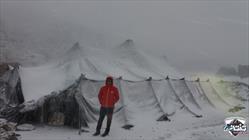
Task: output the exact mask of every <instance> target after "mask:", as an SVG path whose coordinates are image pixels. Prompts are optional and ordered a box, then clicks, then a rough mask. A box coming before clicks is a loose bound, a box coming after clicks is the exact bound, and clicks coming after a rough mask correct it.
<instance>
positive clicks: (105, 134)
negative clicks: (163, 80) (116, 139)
mask: <svg viewBox="0 0 249 140" xmlns="http://www.w3.org/2000/svg"><path fill="white" fill-rule="evenodd" d="M108 134H109V132H106V131H105V133H103V134H102V135H101V136H102V137H105V136H107V135H108Z"/></svg>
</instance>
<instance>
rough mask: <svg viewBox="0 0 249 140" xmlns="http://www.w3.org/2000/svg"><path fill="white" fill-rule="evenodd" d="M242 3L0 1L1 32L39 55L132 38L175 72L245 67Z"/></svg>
mask: <svg viewBox="0 0 249 140" xmlns="http://www.w3.org/2000/svg"><path fill="white" fill-rule="evenodd" d="M248 4H249V2H248V0H239V1H238V0H218V1H214V0H210V1H207V0H177V1H171V0H168V1H167V0H166V1H162V0H160V1H148V0H147V1H142V0H141V1H118V2H115V1H69V0H64V1H62V2H58V1H54V0H45V1H43V2H42V1H35V2H34V1H33V2H32V1H31V0H29V1H11V0H10V1H8V2H7V1H2V0H1V1H0V23H1V29H2V30H5V32H8V33H10V34H11V35H13V36H14V37H15V38H17V39H19V40H22V41H23V42H24V43H25V44H26V45H30V46H32V47H33V48H34V50H35V49H37V50H39V51H40V50H41V53H44V52H48V54H52V52H49V51H48V50H49V48H61V49H65V48H67V47H71V46H72V45H73V43H74V42H75V41H79V42H80V43H81V45H86V46H94V47H95V46H97V47H109V46H112V47H113V46H115V45H118V44H120V43H122V42H123V41H125V40H126V39H133V40H134V42H135V44H136V45H137V47H138V48H144V49H146V50H151V51H153V52H156V53H157V52H158V53H160V54H162V53H164V54H166V55H167V56H168V59H169V61H170V62H171V63H172V64H173V65H175V66H176V67H177V68H179V69H182V70H187V71H214V70H216V69H217V67H218V66H222V65H231V66H236V65H237V64H248V63H249V62H248V61H249V58H248V57H249V54H248V53H249V48H248V7H249V6H248Z"/></svg>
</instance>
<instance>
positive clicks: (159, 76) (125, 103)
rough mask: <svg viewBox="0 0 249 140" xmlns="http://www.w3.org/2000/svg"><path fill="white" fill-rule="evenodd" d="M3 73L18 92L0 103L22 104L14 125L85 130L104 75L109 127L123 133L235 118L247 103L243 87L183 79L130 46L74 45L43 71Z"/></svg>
mask: <svg viewBox="0 0 249 140" xmlns="http://www.w3.org/2000/svg"><path fill="white" fill-rule="evenodd" d="M9 71H10V72H9V74H3V76H1V78H0V80H1V81H3V82H5V83H10V81H11V80H10V79H14V81H15V82H14V83H13V82H12V84H10V85H12V86H10V87H16V86H17V85H18V86H19V87H18V88H14V89H15V90H13V91H12V94H13V95H12V96H11V97H9V96H7V95H6V96H4V97H3V96H0V97H1V99H2V100H0V101H1V102H0V103H1V104H8V103H10V101H11V102H13V101H14V102H16V104H17V105H18V104H22V108H21V109H20V110H19V111H18V113H16V115H14V116H15V117H17V118H13V116H12V117H11V119H13V120H15V121H17V122H19V123H25V122H36V123H37V122H38V123H46V124H49V125H67V126H71V127H74V128H82V127H83V128H87V127H88V126H89V124H91V123H96V121H97V119H98V115H99V108H100V104H99V101H98V93H99V89H100V88H101V86H103V85H104V84H105V78H106V77H107V76H109V75H111V76H113V77H114V84H115V86H116V87H117V88H118V90H119V93H120V100H119V102H118V103H117V104H116V105H115V110H114V121H115V123H117V124H119V125H120V127H122V128H124V129H131V128H134V127H136V125H137V124H138V123H139V122H140V121H141V120H143V119H144V120H146V121H150V122H153V121H169V122H170V121H173V120H174V119H175V118H177V117H179V116H182V117H183V116H190V117H194V118H196V119H200V118H205V117H210V116H212V115H214V114H220V115H225V116H226V115H228V114H236V113H237V112H239V111H240V110H243V109H245V107H246V106H247V102H248V98H247V96H241V94H243V93H242V92H244V91H242V89H248V85H247V84H244V83H241V82H233V81H212V80H207V79H201V78H198V79H196V80H190V79H188V78H183V75H182V74H180V73H179V72H177V70H175V69H174V68H173V67H171V66H170V65H169V64H168V63H167V60H166V59H165V57H163V56H162V57H160V56H158V57H155V56H150V55H148V54H144V53H142V52H140V51H138V50H137V49H136V48H135V45H134V43H133V41H132V40H127V41H126V42H124V43H123V44H121V45H120V46H119V47H117V48H112V49H111V50H99V49H96V48H83V47H81V46H80V45H79V43H76V44H75V45H74V46H73V47H72V48H71V49H70V50H69V51H68V52H66V53H65V55H63V56H61V57H60V58H58V59H56V60H53V61H51V62H50V63H48V64H46V65H42V66H39V67H22V66H20V67H19V68H14V69H13V70H9ZM6 75H8V76H6ZM13 77H14V78H13ZM12 81H13V80H12ZM237 87H240V88H239V90H238V88H237ZM2 88H4V87H3V86H2ZM20 89H21V91H20ZM247 92H248V91H247ZM17 93H18V95H17ZM3 94H4V92H3ZM5 94H7V92H5ZM14 94H16V95H14ZM245 94H248V93H246V92H245ZM24 100H25V102H24V103H23V101H24ZM3 101H4V102H3ZM2 111H3V110H2ZM240 115H244V116H247V115H248V113H247V112H244V114H243V113H242V114H240Z"/></svg>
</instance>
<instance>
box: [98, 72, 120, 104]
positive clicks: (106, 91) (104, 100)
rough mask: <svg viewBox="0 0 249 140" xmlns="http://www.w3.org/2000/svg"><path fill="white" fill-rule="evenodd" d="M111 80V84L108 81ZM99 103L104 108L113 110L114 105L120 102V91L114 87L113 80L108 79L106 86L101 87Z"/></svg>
mask: <svg viewBox="0 0 249 140" xmlns="http://www.w3.org/2000/svg"><path fill="white" fill-rule="evenodd" d="M108 80H110V81H111V84H108V83H107V81H108ZM98 97H99V102H100V104H101V106H102V107H110V108H113V107H114V104H115V103H116V102H117V101H118V100H119V92H118V89H117V88H116V87H115V86H114V85H113V78H112V77H107V78H106V84H105V86H103V87H101V89H100V91H99V96H98Z"/></svg>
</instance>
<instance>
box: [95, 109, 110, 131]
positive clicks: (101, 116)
mask: <svg viewBox="0 0 249 140" xmlns="http://www.w3.org/2000/svg"><path fill="white" fill-rule="evenodd" d="M112 114H113V108H106V107H101V108H100V113H99V120H98V125H97V128H96V132H100V129H101V126H102V123H103V120H104V118H105V116H107V125H106V129H105V133H109V131H110V127H111V122H112Z"/></svg>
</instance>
